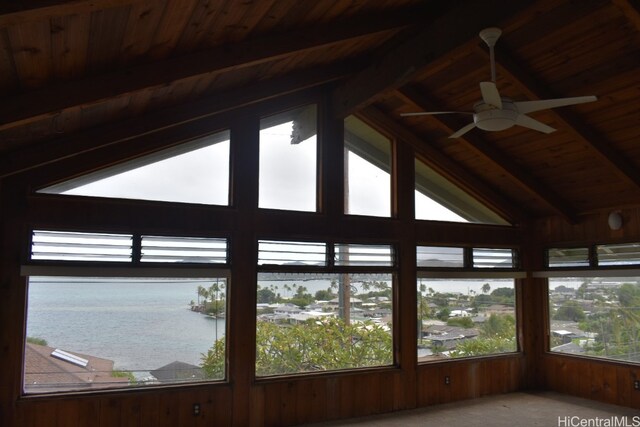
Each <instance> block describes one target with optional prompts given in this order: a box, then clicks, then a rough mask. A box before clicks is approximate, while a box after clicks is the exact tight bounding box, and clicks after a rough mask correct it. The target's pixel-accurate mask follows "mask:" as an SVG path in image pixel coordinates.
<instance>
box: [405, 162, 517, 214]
mask: <svg viewBox="0 0 640 427" xmlns="http://www.w3.org/2000/svg"><path fill="white" fill-rule="evenodd" d="M415 173H416V189H415V215H416V219H424V220H432V221H452V222H474V223H483V224H498V225H508V224H509V223H508V222H506V221H505V220H504V219H502V218H501V217H500V216H498V215H497V214H496V213H494V212H493V211H491V210H490V209H488V208H487V207H486V206H484V205H483V204H481V203H480V202H478V201H477V200H475V199H474V198H473V197H471V196H469V195H468V194H467V193H465V192H464V191H463V190H462V189H460V188H459V187H457V186H456V185H454V184H452V183H451V182H449V181H448V180H447V179H445V178H444V177H443V176H442V175H440V174H439V173H437V172H436V171H435V170H433V169H431V168H430V167H429V166H427V165H426V164H425V163H424V162H422V161H420V160H418V159H416V161H415Z"/></svg>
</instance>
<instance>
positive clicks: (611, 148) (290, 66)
mask: <svg viewBox="0 0 640 427" xmlns="http://www.w3.org/2000/svg"><path fill="white" fill-rule="evenodd" d="M490 26H498V27H500V28H501V29H502V31H503V33H502V37H501V38H500V40H499V41H498V44H497V46H496V52H495V57H496V69H497V80H496V82H497V87H498V89H499V91H500V94H501V95H502V96H503V97H508V98H511V99H513V100H516V101H523V100H537V99H547V98H558V97H571V96H581V95H596V96H597V97H598V101H597V102H592V103H586V104H581V105H576V106H570V107H562V108H557V109H553V110H546V111H540V112H535V113H531V114H530V116H531V117H532V118H534V119H536V120H538V121H540V122H543V123H545V124H547V125H549V126H552V127H554V128H555V129H557V130H556V131H555V132H553V133H550V134H544V133H540V132H537V131H534V130H530V129H526V128H523V127H518V126H516V127H513V128H510V129H507V130H504V131H500V132H486V131H482V130H480V129H473V130H471V131H470V132H468V133H466V134H465V135H463V136H462V137H459V138H448V136H449V135H450V134H452V133H453V132H454V131H455V130H457V129H459V128H461V127H463V126H464V125H466V124H467V123H469V121H470V120H471V118H470V116H465V115H456V114H451V115H430V116H417V117H404V116H402V114H403V113H408V112H416V111H423V110H427V111H443V110H446V111H449V110H453V111H472V109H473V105H474V103H475V102H477V101H478V100H480V99H481V95H480V89H479V82H481V81H488V80H490V77H491V76H490V67H489V51H488V49H487V47H486V45H485V44H484V43H483V42H482V41H481V40H480V39H479V38H478V32H479V31H480V30H481V29H483V28H485V27H490ZM320 85H327V86H326V87H327V89H328V90H329V93H330V99H331V104H332V110H333V114H335V115H336V116H337V117H345V116H346V115H348V114H357V115H359V116H360V117H361V118H363V119H364V120H366V121H369V122H371V123H375V124H376V125H378V126H380V127H382V128H383V129H385V130H387V131H389V132H392V133H393V134H394V135H396V136H397V137H399V138H400V139H402V140H403V141H405V142H406V143H409V144H411V146H412V147H413V148H414V149H415V150H416V152H417V153H419V156H420V157H421V158H422V159H423V160H424V161H426V162H427V163H428V164H429V165H430V166H432V167H433V168H435V169H436V170H438V171H439V172H441V173H443V174H444V175H445V176H447V177H448V178H449V179H451V180H452V181H453V182H455V183H456V184H458V185H460V186H461V187H463V188H464V189H465V190H467V191H469V192H470V193H472V194H474V195H475V196H477V197H479V198H480V199H482V200H483V201H485V202H486V203H488V204H489V205H490V206H492V207H494V208H495V209H496V210H498V211H499V212H501V213H502V214H503V215H505V216H506V217H507V218H509V219H511V220H513V221H520V220H523V219H526V218H539V217H545V216H550V215H558V216H560V217H562V218H564V219H566V220H567V221H570V222H579V221H580V216H581V215H583V214H587V213H592V212H598V211H605V210H612V209H620V208H624V207H635V206H640V170H639V167H640V144H639V143H638V142H637V140H638V138H640V2H639V1H638V0H610V1H606V0H597V1H596V0H580V1H577V0H576V1H569V0H564V1H558V0H540V1H532V0H529V1H525V0H503V1H482V2H478V1H473V0H467V1H429V2H425V1H422V0H350V1H348V0H319V1H313V2H311V1H299V0H259V1H258V0H253V1H252V0H246V1H236V0H224V1H223V0H219V1H215V0H160V1H152V0H76V1H57V0H46V1H45V0H42V1H28V0H25V1H21V2H3V3H2V5H0V97H1V98H0V176H9V175H13V174H15V173H18V172H21V171H25V170H29V169H30V168H33V167H35V166H38V165H41V164H47V163H51V162H54V161H56V160H58V159H63V158H70V157H73V156H75V155H77V154H79V153H85V152H88V151H91V150H95V149H97V148H100V147H103V146H105V145H107V144H112V143H114V142H117V141H125V140H132V139H135V138H138V137H140V136H142V135H149V134H153V132H155V131H158V130H162V129H165V130H166V129H170V128H173V127H176V126H179V125H182V124H184V123H188V122H190V121H193V120H196V119H198V118H202V117H206V116H208V115H211V114H215V113H216V112H220V111H225V110H229V109H231V108H235V107H239V106H243V105H247V104H251V103H254V102H257V101H261V100H264V99H269V98H272V97H275V96H277V95H279V94H286V93H291V92H295V91H297V90H300V89H303V88H309V87H315V86H320Z"/></svg>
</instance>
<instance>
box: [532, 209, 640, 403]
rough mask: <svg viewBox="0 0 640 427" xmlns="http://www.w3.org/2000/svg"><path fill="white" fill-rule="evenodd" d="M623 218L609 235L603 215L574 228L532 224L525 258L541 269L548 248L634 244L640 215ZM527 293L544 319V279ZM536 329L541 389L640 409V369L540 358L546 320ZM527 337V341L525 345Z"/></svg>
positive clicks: (550, 221)
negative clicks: (539, 342) (539, 303)
mask: <svg viewBox="0 0 640 427" xmlns="http://www.w3.org/2000/svg"><path fill="white" fill-rule="evenodd" d="M619 212H620V214H621V215H622V218H623V225H622V228H621V229H619V230H611V229H610V228H609V226H608V222H607V218H608V216H609V212H596V213H593V214H591V215H587V216H585V217H583V218H581V221H580V223H578V224H569V223H567V222H564V221H562V220H560V219H558V218H547V219H545V220H540V221H538V222H537V223H536V224H535V225H534V227H532V229H533V230H534V231H535V232H534V234H533V236H535V239H534V240H535V243H534V244H533V245H532V249H533V248H535V249H534V250H533V252H532V254H531V258H537V262H536V264H537V265H536V266H534V269H538V268H540V266H541V262H542V260H541V257H542V250H543V248H544V247H545V246H553V245H563V244H564V245H576V246H579V245H591V244H595V243H616V242H640V209H631V208H629V209H621V210H619ZM530 282H531V287H532V292H533V293H534V294H535V295H536V297H537V298H541V299H542V302H543V305H542V306H541V307H540V308H541V311H542V312H544V313H546V307H547V304H548V303H547V299H546V294H547V287H546V280H544V279H535V280H534V279H531V280H530ZM539 321H540V322H542V323H541V325H539V326H536V329H537V330H538V331H539V332H538V333H540V332H542V333H543V337H544V343H543V344H544V345H545V346H544V348H543V349H540V348H538V350H537V354H538V355H539V357H540V361H539V363H537V365H538V370H539V372H540V374H541V381H542V387H543V388H545V389H549V390H555V391H558V392H561V393H567V394H572V395H576V396H580V397H584V398H588V399H594V400H599V401H602V402H607V403H613V404H617V405H624V406H630V407H633V408H640V391H638V390H634V389H633V382H634V381H635V380H640V366H638V365H635V366H634V365H632V364H629V363H623V362H614V361H611V360H597V359H587V358H581V357H575V356H568V355H561V354H557V353H549V352H546V351H545V350H546V348H547V344H546V343H548V332H547V326H546V314H545V316H543V318H540V319H539ZM532 338H533V337H530V336H529V339H532Z"/></svg>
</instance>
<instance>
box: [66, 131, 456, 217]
mask: <svg viewBox="0 0 640 427" xmlns="http://www.w3.org/2000/svg"><path fill="white" fill-rule="evenodd" d="M290 136H291V122H288V123H284V124H281V125H278V126H273V127H270V128H267V129H264V130H262V131H261V133H260V176H259V179H260V189H259V206H260V207H262V208H275V209H290V210H300V211H315V210H316V152H317V150H316V138H315V137H312V138H309V139H307V140H305V141H302V142H301V143H299V144H295V145H292V144H291V142H290V141H291V138H290ZM348 163H349V213H353V214H361V215H373V216H389V212H390V200H391V195H390V177H389V174H388V173H386V172H384V171H383V170H381V169H379V168H377V167H376V166H374V165H372V164H371V163H369V162H367V161H365V160H364V159H362V158H360V157H358V156H357V155H355V154H353V153H350V154H349V159H348ZM228 190H229V141H224V142H219V143H217V144H214V145H211V146H208V147H204V148H200V149H198V150H194V151H191V152H188V153H185V154H182V155H178V156H175V157H171V158H169V159H166V160H161V161H158V162H156V163H152V164H149V165H146V166H142V167H138V168H136V169H133V170H130V171H127V172H123V173H120V174H118V175H114V176H111V177H109V178H104V179H101V180H98V181H95V182H92V183H88V184H85V185H82V186H79V187H76V188H74V189H72V190H68V191H66V192H65V193H64V194H74V195H92V196H103V197H120V198H130V199H145V200H164V201H176V202H187V203H202V204H213V205H226V204H227V203H228ZM416 217H417V218H419V219H432V220H444V221H464V220H463V219H462V218H460V217H459V216H458V215H456V214H454V213H452V212H451V211H449V210H448V209H446V208H444V207H443V206H441V205H439V204H438V203H436V202H434V201H432V200H431V199H429V198H428V197H426V196H424V195H422V194H420V193H416Z"/></svg>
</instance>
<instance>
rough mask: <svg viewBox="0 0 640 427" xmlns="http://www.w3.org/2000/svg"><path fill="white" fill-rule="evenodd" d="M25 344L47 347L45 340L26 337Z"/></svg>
mask: <svg viewBox="0 0 640 427" xmlns="http://www.w3.org/2000/svg"><path fill="white" fill-rule="evenodd" d="M27 342H28V343H31V344H37V345H47V340H45V339H43V338H37V337H27Z"/></svg>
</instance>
